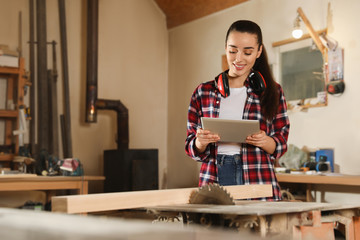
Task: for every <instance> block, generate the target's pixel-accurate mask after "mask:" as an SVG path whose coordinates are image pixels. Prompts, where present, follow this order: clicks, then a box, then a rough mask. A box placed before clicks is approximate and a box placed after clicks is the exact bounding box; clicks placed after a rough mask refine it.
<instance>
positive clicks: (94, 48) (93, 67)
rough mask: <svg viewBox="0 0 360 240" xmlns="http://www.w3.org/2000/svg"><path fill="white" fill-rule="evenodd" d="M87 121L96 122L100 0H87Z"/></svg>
mask: <svg viewBox="0 0 360 240" xmlns="http://www.w3.org/2000/svg"><path fill="white" fill-rule="evenodd" d="M87 3H88V6H87V9H88V11H87V46H86V118H85V119H86V122H88V123H93V122H96V121H97V119H96V115H97V112H96V111H97V110H96V100H97V78H98V22H99V21H98V19H99V1H98V0H88V1H87Z"/></svg>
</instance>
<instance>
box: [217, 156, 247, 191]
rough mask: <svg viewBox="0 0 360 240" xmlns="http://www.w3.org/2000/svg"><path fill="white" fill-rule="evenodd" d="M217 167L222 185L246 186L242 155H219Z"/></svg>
mask: <svg viewBox="0 0 360 240" xmlns="http://www.w3.org/2000/svg"><path fill="white" fill-rule="evenodd" d="M216 166H217V168H218V180H219V184H220V185H223V186H226V185H243V184H244V181H243V172H242V161H241V158H240V154H235V155H222V154H218V155H217V157H216Z"/></svg>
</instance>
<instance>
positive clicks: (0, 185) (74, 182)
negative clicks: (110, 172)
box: [0, 174, 105, 194]
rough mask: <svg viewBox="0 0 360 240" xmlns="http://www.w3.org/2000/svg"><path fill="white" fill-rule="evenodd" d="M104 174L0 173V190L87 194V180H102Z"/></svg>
mask: <svg viewBox="0 0 360 240" xmlns="http://www.w3.org/2000/svg"><path fill="white" fill-rule="evenodd" d="M104 179H105V177H104V176H79V177H72V176H53V177H45V176H36V175H33V174H21V175H17V174H16V175H0V191H27V190H60V189H63V190H67V189H74V190H76V191H77V194H88V186H89V181H95V180H97V181H99V180H104Z"/></svg>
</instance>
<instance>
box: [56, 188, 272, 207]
mask: <svg viewBox="0 0 360 240" xmlns="http://www.w3.org/2000/svg"><path fill="white" fill-rule="evenodd" d="M224 188H225V189H226V190H227V191H228V192H229V193H230V195H232V196H233V198H235V199H247V198H259V197H269V196H272V186H271V185H270V184H266V185H237V186H226V187H224ZM197 189H198V188H182V189H166V190H149V191H133V192H119V193H101V194H89V195H80V196H60V197H53V198H52V211H53V212H65V213H85V212H98V211H109V210H119V209H131V208H141V207H152V206H159V205H171V204H185V203H188V201H189V196H190V194H191V192H192V191H194V190H197Z"/></svg>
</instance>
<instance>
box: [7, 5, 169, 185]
mask: <svg viewBox="0 0 360 240" xmlns="http://www.w3.org/2000/svg"><path fill="white" fill-rule="evenodd" d="M35 2H36V1H35ZM86 2H87V1H84V0H76V1H66V23H67V37H68V43H67V44H68V60H69V83H70V103H71V121H72V122H71V124H72V125H71V129H72V143H73V155H74V157H76V158H79V159H80V161H81V162H82V163H83V165H84V170H85V174H86V175H103V151H104V150H108V149H116V147H117V145H116V142H115V137H116V135H115V134H116V114H115V112H112V111H98V119H97V123H94V124H86V123H85V87H86V69H85V68H86ZM46 5H47V40H48V41H52V40H55V41H57V42H58V43H59V41H60V33H59V23H58V21H59V17H58V1H57V0H47V1H46ZM0 6H1V7H0V31H1V34H0V43H3V44H8V45H10V47H11V48H12V49H16V47H17V43H18V35H17V32H18V27H17V24H18V12H19V11H22V16H23V21H22V24H23V43H22V46H23V50H24V53H23V56H24V57H25V61H26V64H27V66H28V64H29V61H28V59H29V57H28V56H29V47H28V44H27V41H28V40H29V26H28V25H29V24H28V22H29V20H28V19H29V1H28V0H17V1H12V0H0ZM167 34H168V32H167V28H166V19H165V16H164V14H163V13H162V12H161V10H160V9H159V8H158V6H157V5H156V4H155V3H154V2H153V1H148V0H131V1H116V0H106V1H99V61H98V79H99V82H98V97H99V98H104V99H114V100H120V101H121V102H122V103H123V104H124V105H125V106H126V107H127V108H128V109H129V129H130V133H129V139H130V144H129V147H130V148H131V149H135V148H157V149H159V178H160V184H159V185H160V186H161V187H162V186H163V185H164V184H163V183H162V182H163V176H164V175H165V172H166V164H167V162H166V156H167V141H166V140H167V139H166V138H167V132H166V126H167V68H168V66H167V58H168V37H167ZM57 47H58V52H57V54H58V64H59V66H58V70H59V73H60V75H59V78H58V96H59V100H58V101H59V114H61V113H63V110H62V109H63V105H62V101H63V100H62V96H63V90H62V81H61V79H62V76H61V65H60V64H61V61H60V45H59V44H58V45H57ZM48 59H49V68H50V67H51V59H52V58H51V51H50V47H49V58H48ZM27 69H28V67H27ZM27 101H28V100H27ZM59 130H60V127H59ZM60 142H61V141H60ZM61 157H62V156H61ZM90 191H91V192H98V191H102V183H91V186H90Z"/></svg>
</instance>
